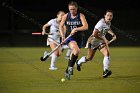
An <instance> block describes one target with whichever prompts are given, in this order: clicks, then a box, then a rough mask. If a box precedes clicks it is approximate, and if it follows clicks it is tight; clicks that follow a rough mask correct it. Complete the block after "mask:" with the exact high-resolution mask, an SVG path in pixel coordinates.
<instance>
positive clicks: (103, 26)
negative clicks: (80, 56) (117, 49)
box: [86, 18, 111, 48]
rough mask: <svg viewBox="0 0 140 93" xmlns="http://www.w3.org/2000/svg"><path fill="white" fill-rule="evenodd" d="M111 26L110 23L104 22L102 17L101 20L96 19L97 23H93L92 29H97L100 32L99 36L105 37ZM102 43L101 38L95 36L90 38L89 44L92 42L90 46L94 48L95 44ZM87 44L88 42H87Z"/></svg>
mask: <svg viewBox="0 0 140 93" xmlns="http://www.w3.org/2000/svg"><path fill="white" fill-rule="evenodd" d="M110 26H111V23H108V24H107V23H106V22H105V20H104V18H102V19H101V20H99V21H98V23H97V24H96V25H95V27H94V30H95V29H97V30H98V31H99V32H100V34H99V35H100V36H101V37H105V35H106V33H107V32H108V31H109V29H110ZM102 43H103V40H100V39H98V38H95V37H94V39H93V40H92V42H91V44H92V48H95V47H97V46H99V45H100V44H102ZM87 45H88V44H87ZM87 45H86V48H88V46H87Z"/></svg>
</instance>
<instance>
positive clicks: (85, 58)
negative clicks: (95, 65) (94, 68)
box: [77, 48, 96, 71]
mask: <svg viewBox="0 0 140 93" xmlns="http://www.w3.org/2000/svg"><path fill="white" fill-rule="evenodd" d="M95 53H96V49H90V48H88V51H87V56H83V57H81V58H80V59H79V60H78V62H77V70H78V71H81V65H82V64H83V63H86V62H87V61H91V60H92V59H93V57H94V55H95Z"/></svg>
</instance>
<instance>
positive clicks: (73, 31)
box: [71, 13, 88, 34]
mask: <svg viewBox="0 0 140 93" xmlns="http://www.w3.org/2000/svg"><path fill="white" fill-rule="evenodd" d="M80 19H81V22H82V26H81V27H77V28H74V29H73V30H72V31H71V34H74V33H75V32H77V31H85V30H88V23H87V20H86V18H85V16H84V15H83V14H82V13H80Z"/></svg>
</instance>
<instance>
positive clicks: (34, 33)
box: [32, 32, 53, 35]
mask: <svg viewBox="0 0 140 93" xmlns="http://www.w3.org/2000/svg"><path fill="white" fill-rule="evenodd" d="M32 35H42V33H41V32H33V33H32ZM44 35H53V34H51V33H44Z"/></svg>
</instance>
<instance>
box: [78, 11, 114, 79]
mask: <svg viewBox="0 0 140 93" xmlns="http://www.w3.org/2000/svg"><path fill="white" fill-rule="evenodd" d="M112 18H113V11H112V10H107V11H106V13H105V15H104V18H102V19H101V20H99V21H98V23H97V24H96V25H95V28H94V30H93V33H92V35H91V36H90V37H89V38H88V41H87V44H86V47H85V48H88V53H87V56H83V57H81V59H79V61H78V62H77V70H78V71H81V68H80V66H81V64H82V63H85V62H87V61H90V60H92V59H93V57H94V55H95V52H96V50H97V49H99V51H100V52H101V53H102V54H103V55H104V59H103V77H104V78H106V77H108V76H109V75H111V74H112V72H111V70H109V63H110V53H109V47H108V44H110V43H111V42H112V41H114V40H116V35H115V34H114V33H113V31H112V30H111V28H110V26H111V20H112ZM107 33H109V34H110V35H112V39H111V40H110V41H108V40H107V39H106V37H105V35H106V34H107Z"/></svg>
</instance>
